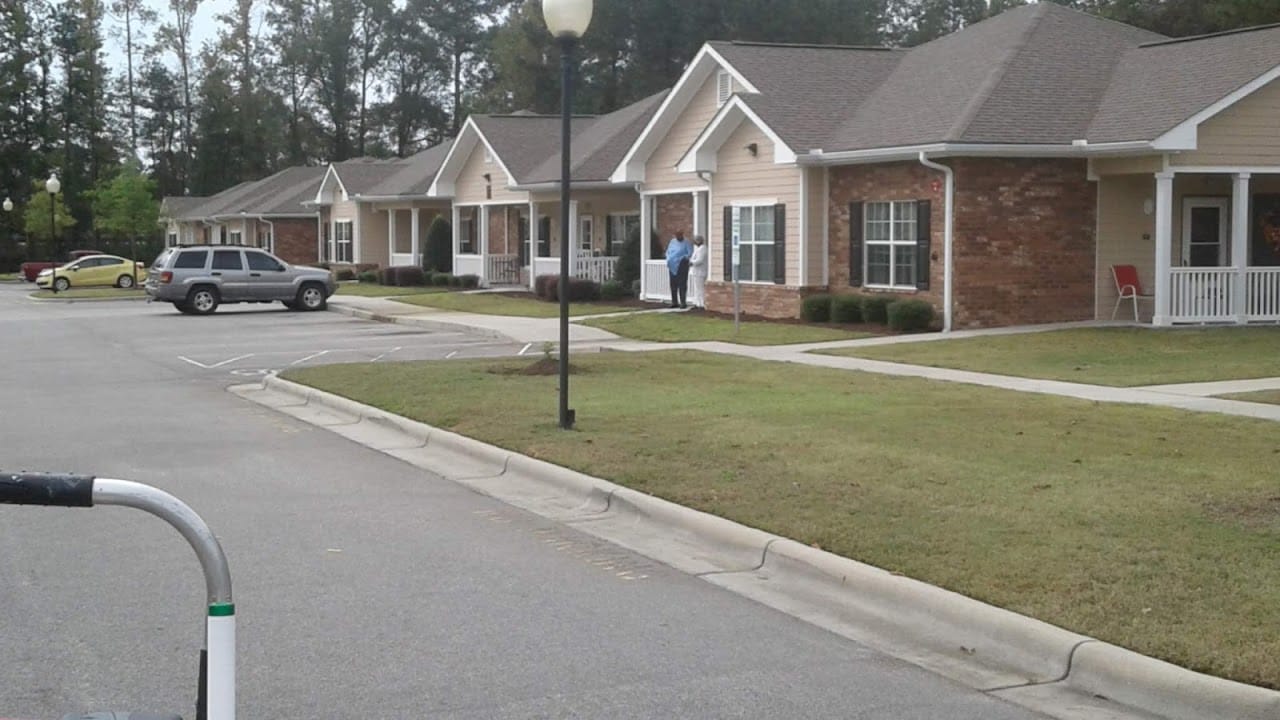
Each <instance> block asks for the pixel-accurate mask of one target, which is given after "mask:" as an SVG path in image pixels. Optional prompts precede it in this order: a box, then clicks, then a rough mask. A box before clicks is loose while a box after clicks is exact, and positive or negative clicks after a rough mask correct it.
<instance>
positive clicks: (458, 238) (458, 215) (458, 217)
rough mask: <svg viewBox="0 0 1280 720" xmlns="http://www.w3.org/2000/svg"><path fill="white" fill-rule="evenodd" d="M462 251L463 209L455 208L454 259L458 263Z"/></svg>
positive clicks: (455, 206)
mask: <svg viewBox="0 0 1280 720" xmlns="http://www.w3.org/2000/svg"><path fill="white" fill-rule="evenodd" d="M461 251H462V208H460V207H458V206H457V205H454V206H453V257H454V263H455V264H456V263H457V257H458V253H460V252H461Z"/></svg>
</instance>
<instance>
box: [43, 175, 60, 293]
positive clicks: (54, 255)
mask: <svg viewBox="0 0 1280 720" xmlns="http://www.w3.org/2000/svg"><path fill="white" fill-rule="evenodd" d="M44 189H45V190H46V191H48V193H49V250H50V253H49V258H50V261H51V262H52V263H53V267H51V268H49V289H50V290H52V291H53V294H54V295H57V294H58V246H57V242H58V219H57V207H58V191H59V190H61V189H62V183H61V182H58V174H57V173H49V179H48V180H45V181H44Z"/></svg>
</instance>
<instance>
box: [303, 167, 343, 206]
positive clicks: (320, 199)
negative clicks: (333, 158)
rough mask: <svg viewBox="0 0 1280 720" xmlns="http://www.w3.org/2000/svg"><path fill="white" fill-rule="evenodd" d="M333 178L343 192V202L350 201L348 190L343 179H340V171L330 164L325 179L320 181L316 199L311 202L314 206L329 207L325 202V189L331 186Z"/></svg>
mask: <svg viewBox="0 0 1280 720" xmlns="http://www.w3.org/2000/svg"><path fill="white" fill-rule="evenodd" d="M330 177H332V178H333V179H334V180H335V181H337V183H338V189H339V190H341V191H342V199H343V201H346V200H349V199H350V198H348V197H347V188H346V187H345V186H344V185H343V184H342V178H340V177H338V169H337V168H336V167H334V165H333V163H329V169H328V170H325V171H324V179H323V180H321V181H320V187H319V188H317V189H316V199H315V200H313V201H312V202H311V204H312V205H327V204H328V203H326V202H325V201H324V189H325V188H326V187H328V186H329V178H330Z"/></svg>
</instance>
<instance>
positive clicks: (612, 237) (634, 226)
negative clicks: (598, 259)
mask: <svg viewBox="0 0 1280 720" xmlns="http://www.w3.org/2000/svg"><path fill="white" fill-rule="evenodd" d="M632 233H635V234H636V235H639V234H640V213H627V214H619V215H610V216H609V217H607V218H606V223H605V229H604V254H605V255H608V256H610V257H617V256H618V255H619V254H620V253H621V252H622V246H623V245H625V244H626V242H627V238H629V237H631V234H632Z"/></svg>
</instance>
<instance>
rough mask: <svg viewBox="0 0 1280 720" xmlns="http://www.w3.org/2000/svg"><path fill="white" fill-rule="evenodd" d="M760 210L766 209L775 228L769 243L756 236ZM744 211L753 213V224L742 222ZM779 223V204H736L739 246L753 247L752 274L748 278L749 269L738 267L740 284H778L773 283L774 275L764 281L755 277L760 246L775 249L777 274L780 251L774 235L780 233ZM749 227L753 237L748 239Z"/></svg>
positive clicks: (734, 209) (735, 225)
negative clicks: (747, 271)
mask: <svg viewBox="0 0 1280 720" xmlns="http://www.w3.org/2000/svg"><path fill="white" fill-rule="evenodd" d="M760 209H764V210H765V211H766V212H768V214H769V223H770V225H769V226H770V227H772V228H773V232H771V233H770V234H769V239H768V241H761V240H760V239H758V238H757V237H756V236H755V235H756V222H755V214H756V211H757V210H760ZM743 210H750V211H751V222H750V223H743V222H742V211H743ZM777 222H778V214H777V203H775V202H769V203H758V204H752V205H747V204H741V205H740V204H737V203H735V204H734V205H733V226H734V228H735V229H736V230H737V231H738V245H739V246H740V247H741V248H745V247H747V246H748V245H750V246H751V248H752V250H751V266H750V270H751V273H750V276H748V275H747V273H746V272H745V270H746V269H747V267H746V266H745V265H739V266H738V282H743V283H751V284H760V285H774V284H776V283H774V281H773V275H770V276H769V277H767V278H764V279H761V278H757V277H756V276H755V275H756V270H757V268H756V258H757V257H758V255H757V254H756V251H755V248H757V247H760V246H762V245H768V246H770V247H771V248H773V252H774V255H773V262H774V268H775V272H776V268H777V263H778V251H777V243H776V242H774V235H775V234H776V233H777V232H778V228H777V226H776V223H777ZM748 227H750V228H751V236H750V238H748V237H747V233H746V232H745V230H746V229H747V228H748Z"/></svg>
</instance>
